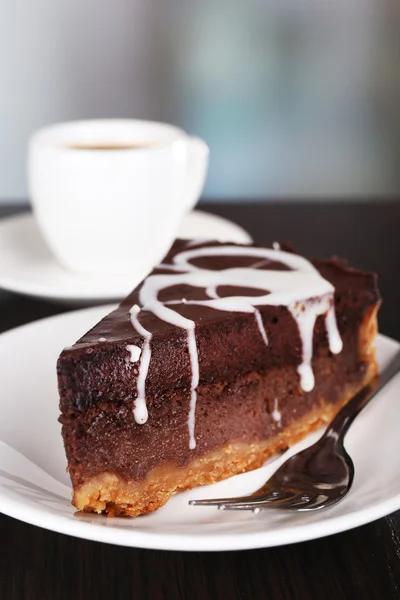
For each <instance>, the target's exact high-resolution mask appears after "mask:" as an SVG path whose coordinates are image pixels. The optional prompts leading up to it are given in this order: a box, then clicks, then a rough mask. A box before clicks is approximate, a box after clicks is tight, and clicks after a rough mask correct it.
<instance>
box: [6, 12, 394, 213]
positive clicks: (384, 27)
mask: <svg viewBox="0 0 400 600" xmlns="http://www.w3.org/2000/svg"><path fill="white" fill-rule="evenodd" d="M0 31H1V35H0V73H1V81H2V85H1V94H0V131H1V135H0V202H7V203H9V202H10V201H15V202H18V201H24V200H25V199H26V197H27V191H26V175H25V153H26V143H27V140H28V138H29V136H30V134H31V133H32V132H33V131H34V130H35V129H37V128H39V127H41V126H43V125H47V124H50V123H53V122H57V121H64V120H71V119H81V118H91V117H137V118H148V119H155V120H161V121H169V122H173V123H175V124H178V125H180V126H182V127H183V128H185V129H186V130H188V131H189V132H191V133H194V134H198V135H200V136H202V137H204V138H205V139H206V140H207V142H208V143H209V145H210V149H211V163H210V172H209V178H208V181H207V186H206V189H205V194H204V195H205V197H206V198H210V199H234V198H238V199H252V200H256V199H268V198H271V199H277V198H282V199H284V198H293V197H297V196H298V197H301V198H305V197H306V198H307V197H312V198H316V199H318V198H321V199H322V198H328V197H329V198H338V199H346V198H349V197H353V198H354V197H365V196H367V195H368V196H371V197H373V196H378V195H379V196H380V197H382V196H391V195H395V194H399V192H400V3H399V2H398V1H397V0H392V1H391V0H388V1H386V0H190V1H188V0H113V1H112V2H110V1H107V0H84V1H82V0H35V2H32V1H29V0H1V2H0Z"/></svg>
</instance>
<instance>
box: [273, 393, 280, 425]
mask: <svg viewBox="0 0 400 600" xmlns="http://www.w3.org/2000/svg"><path fill="white" fill-rule="evenodd" d="M272 418H273V419H274V421H276V422H277V423H280V422H281V418H282V415H281V413H280V411H279V405H278V398H274V410H273V411H272Z"/></svg>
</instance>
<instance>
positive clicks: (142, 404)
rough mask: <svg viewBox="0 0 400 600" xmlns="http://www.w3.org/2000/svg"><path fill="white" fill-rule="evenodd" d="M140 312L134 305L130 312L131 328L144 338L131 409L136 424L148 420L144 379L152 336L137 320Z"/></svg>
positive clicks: (147, 367) (148, 364)
mask: <svg viewBox="0 0 400 600" xmlns="http://www.w3.org/2000/svg"><path fill="white" fill-rule="evenodd" d="M139 312H140V308H139V306H137V305H136V304H135V305H134V306H132V308H131V310H130V314H131V322H132V325H133V327H134V328H135V329H136V331H137V332H138V334H139V335H141V336H143V337H144V342H143V347H142V353H141V359H140V365H139V375H138V379H137V384H136V385H137V398H136V400H135V408H134V409H133V415H134V417H135V421H136V423H141V424H143V423H146V421H147V419H148V416H149V415H148V413H147V406H146V377H147V372H148V370H149V366H150V358H151V347H150V340H151V338H152V335H151V333H150V332H149V331H147V329H145V328H144V327H142V325H141V324H140V323H139V320H138V318H137V316H138V314H139Z"/></svg>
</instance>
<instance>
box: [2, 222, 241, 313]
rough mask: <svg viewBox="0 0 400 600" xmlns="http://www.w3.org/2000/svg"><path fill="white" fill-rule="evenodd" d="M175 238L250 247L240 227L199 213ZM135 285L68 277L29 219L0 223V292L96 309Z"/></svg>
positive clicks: (130, 281)
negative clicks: (222, 242)
mask: <svg viewBox="0 0 400 600" xmlns="http://www.w3.org/2000/svg"><path fill="white" fill-rule="evenodd" d="M178 237H181V238H184V239H190V238H201V239H214V240H215V239H217V240H220V241H231V242H237V243H244V244H247V243H249V242H251V237H250V235H249V234H248V233H247V232H246V231H245V230H244V229H242V228H241V227H239V225H236V224H235V223H232V222H231V221H228V220H227V219H223V218H222V217H218V216H216V215H212V214H210V213H206V212H203V211H199V210H195V211H193V212H191V213H190V214H189V215H187V216H186V217H185V219H184V221H183V223H182V226H181V229H180V231H179V234H178ZM138 283H139V281H136V280H135V275H134V273H133V274H132V275H129V277H126V276H123V275H118V276H117V275H116V276H114V277H110V276H107V277H100V276H87V275H82V274H79V273H73V272H70V271H67V270H66V269H64V268H63V267H62V266H61V265H60V264H59V263H58V262H57V261H56V259H55V258H54V257H53V256H52V254H51V253H50V251H49V249H48V248H47V246H46V245H45V243H44V241H43V238H42V236H41V234H40V232H39V229H38V227H37V224H36V221H35V219H34V217H33V215H32V214H24V215H18V216H14V217H8V218H6V219H2V220H1V221H0V287H2V288H5V289H7V290H11V291H12V292H19V293H21V294H28V295H29V296H38V297H41V298H47V299H49V300H53V301H54V300H55V301H59V302H60V301H61V302H80V303H82V302H83V303H90V302H92V303H93V302H98V303H99V302H110V301H113V300H121V299H122V298H124V297H125V296H126V295H127V294H128V293H129V292H130V291H131V290H132V289H133V288H134V287H136V285H137V284H138Z"/></svg>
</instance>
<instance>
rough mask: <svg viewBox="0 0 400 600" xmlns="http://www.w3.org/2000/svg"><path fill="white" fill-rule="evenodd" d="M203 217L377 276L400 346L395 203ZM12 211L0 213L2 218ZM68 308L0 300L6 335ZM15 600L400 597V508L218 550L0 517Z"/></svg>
mask: <svg viewBox="0 0 400 600" xmlns="http://www.w3.org/2000/svg"><path fill="white" fill-rule="evenodd" d="M202 208H203V209H206V210H209V211H210V212H214V213H217V214H220V215H223V216H226V217H229V218H231V219H232V220H234V221H236V222H237V223H239V224H240V225H242V226H244V227H245V228H246V229H247V230H248V231H249V232H250V233H251V234H252V236H253V237H254V239H255V240H256V241H259V242H265V243H270V242H272V241H274V240H279V239H289V240H291V241H292V242H293V244H294V245H295V247H296V248H298V249H299V250H300V251H301V252H302V253H304V254H308V255H310V256H329V255H331V254H338V255H342V256H345V257H346V258H347V259H348V260H349V261H350V262H351V263H352V264H353V265H355V266H358V267H362V268H366V269H371V270H375V271H377V272H378V273H379V275H380V288H381V292H382V295H383V299H384V303H383V305H382V309H381V314H380V330H381V332H382V333H384V334H387V335H389V336H391V337H394V338H396V339H400V203H399V202H394V201H393V202H384V201H377V202H369V203H365V202H353V203H350V204H348V203H346V204H342V203H330V204H329V203H319V204H306V203H303V202H296V203H292V204H287V203H279V204H278V203H272V204H271V203H269V204H263V203H259V204H246V205H244V204H229V203H224V204H208V205H207V206H203V207H202ZM14 210H15V209H11V208H9V209H7V208H1V209H0V216H6V215H7V214H10V213H11V212H13V211H14ZM71 308H72V307H68V306H61V305H59V304H53V303H50V302H47V301H42V300H38V299H32V298H28V297H24V296H21V295H17V294H13V293H10V292H6V291H0V331H5V330H7V329H10V328H11V327H16V326H18V325H21V324H23V323H27V322H29V321H33V320H36V319H40V318H42V317H46V316H49V315H54V314H57V313H60V312H63V311H66V310H71ZM0 368H1V367H0ZM399 402H400V399H399ZM399 410H400V404H399ZM382 433H384V432H382ZM399 450H400V440H399V446H398V447H397V448H393V456H399V457H400V452H399ZM399 460H400V458H399ZM371 477H373V473H371ZM20 598H21V599H23V600H47V599H49V600H64V599H68V600H69V599H72V600H90V599H92V598H93V599H96V600H100V599H103V598H105V599H114V598H115V599H118V600H123V599H125V598H132V599H135V600H141V599H151V600H152V599H155V600H158V599H161V598H168V599H171V600H180V599H184V600H187V599H188V600H197V599H199V600H207V599H212V600H214V599H219V598H223V599H224V600H236V599H237V600H239V599H240V600H254V599H256V600H258V599H264V598H266V599H268V600H278V599H279V600H292V599H293V600H308V599H310V600H344V599H346V600H347V599H348V600H358V599H362V600H373V599H376V600H391V599H396V600H398V599H400V511H399V512H397V513H395V514H393V515H390V516H388V517H386V518H384V519H380V520H379V521H376V522H374V523H370V524H369V525H365V526H363V527H359V528H357V529H354V530H351V531H348V532H346V533H340V534H337V535H333V536H331V537H328V538H323V539H319V540H315V541H310V542H304V543H301V544H294V545H291V546H286V547H277V548H270V549H265V550H251V551H241V552H221V553H203V552H193V553H184V552H165V551H152V550H139V549H133V548H121V547H117V546H110V545H107V544H101V543H96V542H89V541H85V540H80V539H75V538H72V537H69V536H65V535H60V534H56V533H52V532H50V531H45V530H43V529H39V528H37V527H33V526H31V525H26V524H25V523H22V522H19V521H16V520H14V519H11V518H9V517H5V516H3V515H0V600H19V599H20Z"/></svg>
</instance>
